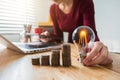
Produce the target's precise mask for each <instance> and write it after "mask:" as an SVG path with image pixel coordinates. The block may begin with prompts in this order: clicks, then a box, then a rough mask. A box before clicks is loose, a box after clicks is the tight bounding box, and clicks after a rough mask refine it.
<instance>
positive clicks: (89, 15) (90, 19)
mask: <svg viewBox="0 0 120 80" xmlns="http://www.w3.org/2000/svg"><path fill="white" fill-rule="evenodd" d="M94 14H95V12H94V4H93V0H86V6H85V9H84V12H83V25H86V26H90V27H91V28H92V29H93V31H94V32H95V36H96V38H95V41H99V38H98V35H97V31H96V27H95V18H94Z"/></svg>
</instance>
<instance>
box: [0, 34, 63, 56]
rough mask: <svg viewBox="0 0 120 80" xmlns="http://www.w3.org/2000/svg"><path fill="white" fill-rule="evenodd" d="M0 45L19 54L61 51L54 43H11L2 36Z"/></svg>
mask: <svg viewBox="0 0 120 80" xmlns="http://www.w3.org/2000/svg"><path fill="white" fill-rule="evenodd" d="M0 44H3V45H4V46H6V47H7V48H9V49H11V50H14V51H17V52H19V53H24V54H29V53H40V52H45V51H50V50H52V49H61V45H60V44H57V43H56V42H48V43H43V42H32V43H20V42H19V43H13V42H10V41H9V40H7V39H6V38H5V37H4V36H2V35H0Z"/></svg>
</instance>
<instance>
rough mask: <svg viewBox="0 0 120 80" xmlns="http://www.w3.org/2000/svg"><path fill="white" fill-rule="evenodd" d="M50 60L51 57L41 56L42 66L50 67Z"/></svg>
mask: <svg viewBox="0 0 120 80" xmlns="http://www.w3.org/2000/svg"><path fill="white" fill-rule="evenodd" d="M49 59H50V57H49V55H41V65H42V66H49V65H50V61H49Z"/></svg>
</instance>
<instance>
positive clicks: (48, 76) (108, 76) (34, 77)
mask: <svg viewBox="0 0 120 80" xmlns="http://www.w3.org/2000/svg"><path fill="white" fill-rule="evenodd" d="M71 47H72V66H71V67H62V66H60V67H51V66H33V65H32V64H31V57H33V56H40V55H42V54H51V52H44V53H38V54H29V55H22V54H17V52H14V51H12V50H9V49H5V48H2V49H0V80H120V54H111V55H112V57H113V60H114V62H113V64H112V65H108V66H94V67H86V66H83V65H82V64H81V63H79V62H78V61H77V60H76V57H77V54H76V53H77V50H76V49H75V47H74V46H73V45H71Z"/></svg>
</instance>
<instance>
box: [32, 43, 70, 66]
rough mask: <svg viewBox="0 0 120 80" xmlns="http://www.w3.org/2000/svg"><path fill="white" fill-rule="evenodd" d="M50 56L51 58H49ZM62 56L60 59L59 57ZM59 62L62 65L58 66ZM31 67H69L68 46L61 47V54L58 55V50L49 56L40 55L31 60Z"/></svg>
mask: <svg viewBox="0 0 120 80" xmlns="http://www.w3.org/2000/svg"><path fill="white" fill-rule="evenodd" d="M50 56H51V58H50ZM60 56H62V57H60ZM60 60H61V61H62V64H60ZM32 64H33V65H41V66H50V65H51V66H61V65H62V66H64V67H69V66H71V47H70V44H68V43H66V44H63V46H62V54H60V50H52V54H51V55H41V58H40V57H33V58H32Z"/></svg>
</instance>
